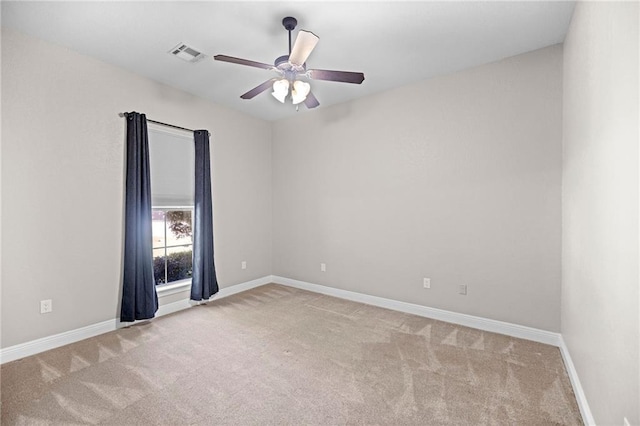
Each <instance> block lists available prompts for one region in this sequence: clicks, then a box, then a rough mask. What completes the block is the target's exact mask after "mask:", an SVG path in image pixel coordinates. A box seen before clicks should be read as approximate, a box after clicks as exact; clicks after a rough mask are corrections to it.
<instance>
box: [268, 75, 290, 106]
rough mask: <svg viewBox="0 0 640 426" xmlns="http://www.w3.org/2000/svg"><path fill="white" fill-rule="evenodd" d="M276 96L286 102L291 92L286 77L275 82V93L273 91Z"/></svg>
mask: <svg viewBox="0 0 640 426" xmlns="http://www.w3.org/2000/svg"><path fill="white" fill-rule="evenodd" d="M271 94H272V95H273V97H274V98H276V99H277V100H279V101H280V102H282V103H284V100H285V98H286V97H287V95H288V94H289V82H288V81H287V80H285V79H282V80H277V81H275V82H274V83H273V93H271Z"/></svg>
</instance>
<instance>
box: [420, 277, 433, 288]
mask: <svg viewBox="0 0 640 426" xmlns="http://www.w3.org/2000/svg"><path fill="white" fill-rule="evenodd" d="M422 286H423V287H424V288H431V278H424V279H423V280H422Z"/></svg>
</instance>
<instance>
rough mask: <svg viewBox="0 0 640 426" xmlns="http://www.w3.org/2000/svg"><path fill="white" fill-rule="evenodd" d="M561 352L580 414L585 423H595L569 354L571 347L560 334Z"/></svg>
mask: <svg viewBox="0 0 640 426" xmlns="http://www.w3.org/2000/svg"><path fill="white" fill-rule="evenodd" d="M559 347H560V353H561V354H562V359H563V361H564V366H565V367H566V369H567V374H568V375H569V380H571V386H572V387H573V393H574V394H575V395H576V400H577V401H578V407H579V408H580V414H582V421H583V422H584V424H585V425H589V426H591V425H594V426H595V424H596V421H595V419H594V418H593V414H591V409H590V408H589V404H588V403H587V397H586V395H585V394H584V389H582V385H581V384H580V378H578V372H577V371H576V366H575V365H573V361H572V360H571V355H570V354H569V348H568V347H567V345H566V343H565V342H564V339H563V338H562V336H560V346H559Z"/></svg>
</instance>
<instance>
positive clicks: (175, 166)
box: [149, 127, 195, 207]
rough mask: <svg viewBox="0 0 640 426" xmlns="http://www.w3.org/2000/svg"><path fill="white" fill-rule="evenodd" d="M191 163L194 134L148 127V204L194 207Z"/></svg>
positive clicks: (192, 166)
mask: <svg viewBox="0 0 640 426" xmlns="http://www.w3.org/2000/svg"><path fill="white" fill-rule="evenodd" d="M194 164H195V151H194V142H193V135H189V134H188V133H186V132H184V134H182V132H180V133H178V132H176V133H173V132H169V131H163V130H157V129H153V128H151V127H149V167H150V169H151V170H150V174H151V204H152V205H153V206H154V207H186V206H193V194H194V191H195V188H194V182H195V170H194V167H195V166H194Z"/></svg>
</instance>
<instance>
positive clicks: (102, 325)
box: [0, 275, 272, 364]
mask: <svg viewBox="0 0 640 426" xmlns="http://www.w3.org/2000/svg"><path fill="white" fill-rule="evenodd" d="M271 282H272V277H271V276H270V275H267V276H265V277H262V278H258V279H256V280H252V281H247V282H244V283H241V284H236V285H232V286H230V287H225V288H222V289H220V291H219V292H218V293H216V294H215V295H214V296H213V297H212V298H211V299H209V300H218V299H222V298H223V297H228V296H231V295H232V294H236V293H240V292H242V291H245V290H249V289H252V288H254V287H259V286H261V285H265V284H269V283H271ZM197 304H198V302H192V301H190V300H188V299H184V300H179V301H177V302H173V303H168V304H166V305H162V306H160V307H159V308H158V312H156V318H157V317H161V316H163V315H168V314H171V313H174V312H177V311H181V310H183V309H187V308H190V307H192V306H195V305H197ZM128 325H131V323H121V322H120V321H119V320H118V319H110V320H106V321H102V322H99V323H97V324H91V325H88V326H86V327H81V328H77V329H75V330H69V331H65V332H63V333H59V334H54V335H53V336H47V337H43V338H41V339H36V340H32V341H29V342H25V343H20V344H18V345H14V346H9V347H7V348H2V349H0V364H4V363H6V362H10V361H15V360H16V359H20V358H24V357H27V356H30V355H35V354H38V353H40V352H44V351H48V350H50V349H55V348H58V347H60V346H64V345H68V344H70V343H74V342H78V341H80V340H84V339H88V338H90V337H94V336H98V335H100V334H104V333H108V332H110V331H114V330H116V329H118V328H121V327H125V326H128Z"/></svg>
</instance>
